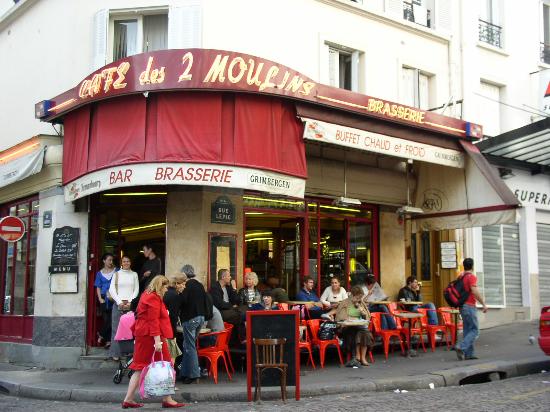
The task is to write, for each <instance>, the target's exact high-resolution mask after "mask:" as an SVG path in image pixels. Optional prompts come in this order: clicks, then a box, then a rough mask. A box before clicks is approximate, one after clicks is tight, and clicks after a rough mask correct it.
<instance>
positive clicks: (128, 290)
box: [109, 256, 139, 360]
mask: <svg viewBox="0 0 550 412" xmlns="http://www.w3.org/2000/svg"><path fill="white" fill-rule="evenodd" d="M131 264H132V262H131V261H130V258H129V257H128V256H124V257H123V258H122V268H121V269H120V270H118V271H117V272H116V273H115V274H114V275H113V278H112V279H111V286H110V287H109V296H110V297H111V299H112V300H113V301H114V303H113V313H112V323H111V356H112V357H113V360H119V359H120V355H121V350H120V345H119V343H118V342H117V341H116V340H115V335H116V331H117V328H118V323H119V321H120V316H121V315H122V314H123V313H125V312H128V311H129V310H130V304H131V303H132V300H133V299H134V298H136V297H137V295H138V293H139V280H138V275H137V273H136V272H133V271H132V269H131V267H130V266H131Z"/></svg>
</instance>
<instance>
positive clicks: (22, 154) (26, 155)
mask: <svg viewBox="0 0 550 412" xmlns="http://www.w3.org/2000/svg"><path fill="white" fill-rule="evenodd" d="M45 150H46V147H45V146H44V145H42V144H41V143H40V140H39V139H38V138H33V139H30V140H27V141H25V142H22V143H20V144H18V145H17V146H14V147H11V148H10V149H8V150H5V151H3V152H0V188H2V187H5V186H8V185H10V184H12V183H15V182H18V181H20V180H23V179H26V178H27V177H29V176H32V175H34V174H37V173H39V172H40V170H42V164H43V161H44V152H45Z"/></svg>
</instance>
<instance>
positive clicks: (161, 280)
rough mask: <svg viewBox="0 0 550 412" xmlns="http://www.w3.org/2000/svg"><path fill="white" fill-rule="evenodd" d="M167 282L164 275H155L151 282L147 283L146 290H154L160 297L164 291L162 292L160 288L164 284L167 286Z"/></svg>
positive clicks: (168, 282)
mask: <svg viewBox="0 0 550 412" xmlns="http://www.w3.org/2000/svg"><path fill="white" fill-rule="evenodd" d="M169 284H170V281H169V280H168V278H167V277H166V276H164V275H157V276H155V277H154V278H153V280H152V281H151V283H149V286H147V292H155V293H156V294H157V295H159V296H160V297H163V296H164V293H162V288H163V287H164V286H168V285H169Z"/></svg>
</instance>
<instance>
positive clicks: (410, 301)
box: [399, 300, 424, 305]
mask: <svg viewBox="0 0 550 412" xmlns="http://www.w3.org/2000/svg"><path fill="white" fill-rule="evenodd" d="M399 303H401V304H402V305H423V304H424V302H420V301H417V300H400V301H399Z"/></svg>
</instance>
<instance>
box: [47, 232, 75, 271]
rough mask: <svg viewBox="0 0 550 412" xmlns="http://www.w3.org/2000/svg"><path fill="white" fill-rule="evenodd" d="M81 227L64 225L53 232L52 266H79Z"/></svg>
mask: <svg viewBox="0 0 550 412" xmlns="http://www.w3.org/2000/svg"><path fill="white" fill-rule="evenodd" d="M79 243H80V229H79V228H76V227H69V226H64V227H61V228H57V229H55V230H54V232H53V244H52V260H51V264H52V266H77V265H78V245H79Z"/></svg>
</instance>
